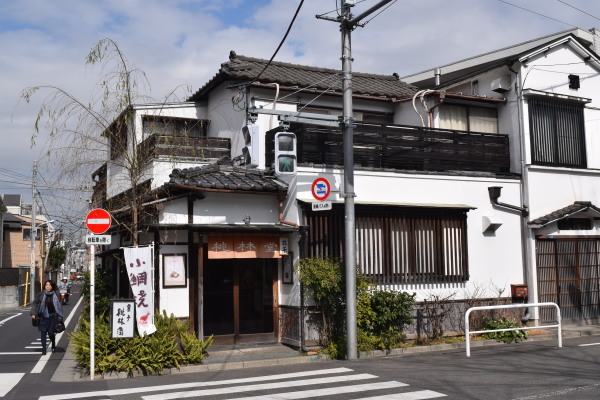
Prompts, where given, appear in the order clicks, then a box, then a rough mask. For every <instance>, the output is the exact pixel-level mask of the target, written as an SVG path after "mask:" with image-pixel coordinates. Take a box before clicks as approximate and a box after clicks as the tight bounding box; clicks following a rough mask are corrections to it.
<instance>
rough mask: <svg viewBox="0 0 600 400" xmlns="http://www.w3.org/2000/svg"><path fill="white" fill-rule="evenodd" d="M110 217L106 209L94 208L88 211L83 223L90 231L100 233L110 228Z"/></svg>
mask: <svg viewBox="0 0 600 400" xmlns="http://www.w3.org/2000/svg"><path fill="white" fill-rule="evenodd" d="M110 223H111V217H110V214H109V213H108V211H106V210H103V209H101V208H96V209H94V210H92V211H90V212H89V213H88V215H87V217H86V218H85V225H86V226H87V228H88V229H89V230H90V232H92V233H95V234H96V235H101V234H103V233H104V232H106V231H107V230H108V228H110Z"/></svg>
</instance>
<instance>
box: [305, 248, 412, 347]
mask: <svg viewBox="0 0 600 400" xmlns="http://www.w3.org/2000/svg"><path fill="white" fill-rule="evenodd" d="M298 270H299V272H300V282H301V283H302V284H303V287H304V291H305V293H304V294H305V295H308V296H311V297H312V298H313V300H314V301H315V303H316V305H317V306H318V307H319V308H320V310H321V320H320V321H318V322H317V326H318V329H319V331H320V334H321V342H322V344H323V346H324V348H325V352H326V353H327V354H328V355H329V356H330V357H332V358H343V357H345V355H346V348H347V346H346V298H345V294H346V288H345V271H344V265H343V264H342V263H341V261H340V260H339V259H336V258H325V259H322V258H305V259H302V260H300V263H299V265H298ZM414 297H415V295H414V294H413V295H410V294H408V293H405V292H396V291H383V290H375V285H374V284H372V283H369V282H368V281H367V280H366V279H365V277H364V276H363V275H360V274H357V275H356V321H357V327H358V329H357V347H358V351H370V350H375V349H391V348H393V347H394V346H396V345H397V344H398V343H400V342H402V341H403V340H404V333H403V330H404V327H405V326H406V325H408V324H410V323H411V322H412V307H413V305H414Z"/></svg>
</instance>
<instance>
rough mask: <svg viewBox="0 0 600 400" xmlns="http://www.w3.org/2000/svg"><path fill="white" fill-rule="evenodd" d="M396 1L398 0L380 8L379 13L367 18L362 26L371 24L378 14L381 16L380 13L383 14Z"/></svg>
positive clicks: (395, 0)
mask: <svg viewBox="0 0 600 400" xmlns="http://www.w3.org/2000/svg"><path fill="white" fill-rule="evenodd" d="M397 1H398V0H394V1H392V2H391V3H390V4H388V5H387V6H385V7H384V8H382V9H381V11H379V12H378V13H377V14H375V15H373V16H372V17H371V18H369V19H368V20H366V21H365V22H363V26H364V25H366V24H368V23H369V22H371V21H372V20H373V18H375V17H376V16H378V15H379V14H381V13H382V12H384V11H385V10H387V9H388V8H390V7H391V6H392V5H393V4H394V3H395V2H397Z"/></svg>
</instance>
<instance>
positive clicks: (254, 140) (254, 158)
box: [242, 124, 260, 167]
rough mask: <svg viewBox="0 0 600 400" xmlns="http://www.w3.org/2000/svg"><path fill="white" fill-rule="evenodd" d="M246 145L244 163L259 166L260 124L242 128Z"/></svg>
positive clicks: (243, 150)
mask: <svg viewBox="0 0 600 400" xmlns="http://www.w3.org/2000/svg"><path fill="white" fill-rule="evenodd" d="M242 135H243V136H244V142H245V145H246V147H244V148H243V149H242V157H243V159H244V165H246V166H248V167H258V166H259V165H260V130H259V129H258V125H255V124H250V125H246V126H244V127H243V128H242Z"/></svg>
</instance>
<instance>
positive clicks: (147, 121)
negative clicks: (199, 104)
mask: <svg viewBox="0 0 600 400" xmlns="http://www.w3.org/2000/svg"><path fill="white" fill-rule="evenodd" d="M207 122H208V121H206V120H201V119H194V118H174V117H164V116H151V115H145V116H144V117H143V120H142V126H143V130H144V135H145V136H150V135H152V134H154V133H158V134H161V135H168V136H186V137H197V138H199V137H206V126H207V125H208V124H207Z"/></svg>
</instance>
